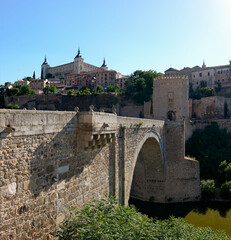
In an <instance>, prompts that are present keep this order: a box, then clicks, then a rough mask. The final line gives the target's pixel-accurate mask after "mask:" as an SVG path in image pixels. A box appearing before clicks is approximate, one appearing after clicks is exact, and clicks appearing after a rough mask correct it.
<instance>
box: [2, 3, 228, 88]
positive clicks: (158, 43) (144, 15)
mask: <svg viewBox="0 0 231 240" xmlns="http://www.w3.org/2000/svg"><path fill="white" fill-rule="evenodd" d="M230 43H231V0H193V1H192V0H174V1H173V0H142V1H141V0H139V1H138V0H116V1H115V0H97V1H96V0H65V1H64V0H63V1H61V0H46V1H45V0H39V1H38V0H37V1H36V0H34V1H32V0H0V84H2V83H4V82H6V81H10V82H14V81H16V80H18V79H22V78H23V77H25V76H32V74H33V71H35V72H36V77H39V76H40V69H41V64H42V62H43V60H44V56H45V55H46V56H47V60H48V63H49V64H50V65H51V66H56V65H59V64H63V63H68V62H71V61H73V59H74V57H75V55H76V53H77V50H78V46H79V47H80V49H81V53H82V55H83V57H84V60H85V62H88V63H90V64H93V65H96V66H100V65H101V64H102V61H103V58H104V57H105V58H106V63H107V65H108V67H109V68H110V69H114V70H116V71H119V72H121V73H123V74H130V73H132V72H133V71H135V70H137V69H141V70H149V69H153V70H156V71H160V72H164V71H165V70H166V69H167V68H169V67H170V66H171V67H174V68H177V69H181V68H183V67H185V66H189V67H192V66H195V65H201V64H202V62H203V60H205V62H206V64H207V66H213V65H222V64H227V63H228V61H229V60H231V44H230Z"/></svg>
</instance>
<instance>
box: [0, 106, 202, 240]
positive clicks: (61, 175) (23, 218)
mask: <svg viewBox="0 0 231 240" xmlns="http://www.w3.org/2000/svg"><path fill="white" fill-rule="evenodd" d="M0 119H1V120H2V122H1V125H0V127H2V129H3V130H2V131H3V132H4V129H5V128H6V127H7V124H11V127H12V128H15V131H14V132H12V133H9V134H8V133H6V134H3V135H2V134H1V137H0V200H1V201H0V216H1V221H0V228H1V231H0V234H2V236H3V237H2V238H3V239H4V238H5V239H11V238H10V236H12V239H49V238H50V235H49V234H50V233H51V232H54V231H55V228H56V224H58V223H59V222H60V221H61V220H62V219H63V217H64V216H65V213H66V210H67V209H68V208H69V207H70V206H72V205H75V206H77V207H80V206H81V205H82V204H84V203H86V202H87V201H89V200H91V199H93V198H96V199H97V198H101V197H103V196H104V195H105V194H109V193H111V194H115V195H116V197H117V198H118V199H119V201H120V203H122V204H125V205H126V204H127V203H128V200H129V197H130V192H131V195H132V196H134V197H136V198H140V199H142V200H148V199H149V198H150V197H152V196H153V195H155V196H154V197H155V200H156V201H159V202H166V198H167V197H172V198H174V200H173V201H183V199H184V198H185V195H187V199H189V200H195V197H196V196H198V195H199V190H200V189H199V185H198V180H199V175H198V173H199V165H198V163H197V162H196V161H190V160H189V159H186V160H185V159H184V124H182V123H172V125H171V124H170V125H167V124H165V123H164V122H163V121H158V120H148V119H138V118H127V117H118V116H117V115H115V114H108V113H94V112H87V113H77V115H76V112H49V111H38V110H37V111H29V110H27V111H25V110H22V111H21V110H17V111H16V110H0ZM48 236H49V237H48ZM50 239H51V238H50Z"/></svg>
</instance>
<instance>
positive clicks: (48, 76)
mask: <svg viewBox="0 0 231 240" xmlns="http://www.w3.org/2000/svg"><path fill="white" fill-rule="evenodd" d="M49 78H54V76H53V75H52V74H51V73H47V74H46V79H49Z"/></svg>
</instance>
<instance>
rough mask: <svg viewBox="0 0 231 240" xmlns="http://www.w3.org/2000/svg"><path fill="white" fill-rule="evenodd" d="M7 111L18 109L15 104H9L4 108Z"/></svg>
mask: <svg viewBox="0 0 231 240" xmlns="http://www.w3.org/2000/svg"><path fill="white" fill-rule="evenodd" d="M6 108H7V109H19V106H18V105H17V104H15V105H12V104H11V103H10V104H8V105H7V106H6Z"/></svg>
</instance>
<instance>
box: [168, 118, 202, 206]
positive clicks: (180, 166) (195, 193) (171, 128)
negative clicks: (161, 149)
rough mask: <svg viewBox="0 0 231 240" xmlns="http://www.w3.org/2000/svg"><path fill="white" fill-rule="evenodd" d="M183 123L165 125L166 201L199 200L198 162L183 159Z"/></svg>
mask: <svg viewBox="0 0 231 240" xmlns="http://www.w3.org/2000/svg"><path fill="white" fill-rule="evenodd" d="M184 128H185V126H184V122H167V123H166V124H165V157H166V162H165V163H166V165H165V171H166V189H165V190H166V201H167V202H181V201H182V202H185V201H197V200H199V198H200V171H199V162H198V161H195V160H193V159H189V158H185V147H184V144H185V134H184Z"/></svg>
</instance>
